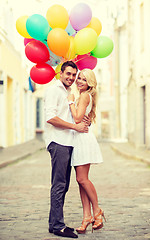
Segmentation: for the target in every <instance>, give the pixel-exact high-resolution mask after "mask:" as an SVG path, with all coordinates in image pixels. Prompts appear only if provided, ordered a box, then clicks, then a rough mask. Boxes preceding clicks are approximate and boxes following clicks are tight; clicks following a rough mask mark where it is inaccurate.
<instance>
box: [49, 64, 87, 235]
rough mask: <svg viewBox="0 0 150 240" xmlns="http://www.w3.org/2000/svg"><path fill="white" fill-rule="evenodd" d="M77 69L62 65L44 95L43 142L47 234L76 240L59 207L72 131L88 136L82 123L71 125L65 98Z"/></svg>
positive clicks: (67, 175)
mask: <svg viewBox="0 0 150 240" xmlns="http://www.w3.org/2000/svg"><path fill="white" fill-rule="evenodd" d="M77 71H78V68H77V66H76V64H75V63H74V62H72V61H67V62H65V63H63V64H62V67H61V72H60V80H57V81H56V82H55V83H54V84H53V85H51V86H50V87H49V88H48V89H47V90H46V94H45V115H46V123H45V142H46V147H47V150H48V151H49V153H50V155H51V163H52V164H51V165H52V177H51V184H52V186H51V207H50V213H49V232H50V233H54V234H55V235H58V236H62V237H71V238H78V236H77V235H76V234H75V233H74V232H73V231H74V229H73V228H70V227H67V226H66V225H65V223H64V216H63V205H64V200H65V195H66V192H67V191H68V188H69V183H70V174H71V166H70V161H71V154H72V150H73V130H75V131H78V132H88V126H87V123H86V122H82V123H79V124H74V122H73V118H72V116H71V112H70V109H69V104H72V102H70V103H69V102H68V99H67V96H68V94H69V93H70V86H71V85H72V84H73V82H74V81H75V78H76V74H77Z"/></svg>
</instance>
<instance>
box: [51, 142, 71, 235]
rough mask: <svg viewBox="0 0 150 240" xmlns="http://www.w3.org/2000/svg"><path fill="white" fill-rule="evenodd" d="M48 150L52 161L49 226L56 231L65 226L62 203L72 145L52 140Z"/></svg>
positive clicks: (67, 182)
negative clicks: (64, 144)
mask: <svg viewBox="0 0 150 240" xmlns="http://www.w3.org/2000/svg"><path fill="white" fill-rule="evenodd" d="M48 151H49V152H50V155H51V162H52V177H51V183H52V186H51V209H50V215H49V228H50V230H53V231H57V230H61V229H63V228H64V227H65V223H64V216H63V205H64V199H65V194H66V192H67V190H68V187H69V182H70V172H71V167H70V160H71V153H72V147H67V146H62V145H59V144H57V143H54V142H52V143H51V144H50V145H49V147H48Z"/></svg>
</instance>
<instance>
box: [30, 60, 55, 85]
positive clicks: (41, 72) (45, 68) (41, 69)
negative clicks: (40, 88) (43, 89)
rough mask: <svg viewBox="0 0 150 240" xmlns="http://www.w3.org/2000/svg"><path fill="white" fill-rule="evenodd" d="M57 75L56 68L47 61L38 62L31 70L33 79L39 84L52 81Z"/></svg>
mask: <svg viewBox="0 0 150 240" xmlns="http://www.w3.org/2000/svg"><path fill="white" fill-rule="evenodd" d="M55 75H56V73H55V71H54V69H53V68H52V67H51V66H49V65H48V64H47V63H38V64H36V65H34V66H33V67H32V68H31V70H30V77H31V79H32V80H33V81H34V82H35V83H38V84H46V83H48V82H50V81H51V80H52V79H53V78H54V76H55Z"/></svg>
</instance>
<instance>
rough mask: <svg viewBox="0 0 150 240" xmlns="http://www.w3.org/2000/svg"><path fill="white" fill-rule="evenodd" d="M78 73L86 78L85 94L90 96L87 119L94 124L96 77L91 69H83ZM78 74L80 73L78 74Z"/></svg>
mask: <svg viewBox="0 0 150 240" xmlns="http://www.w3.org/2000/svg"><path fill="white" fill-rule="evenodd" d="M80 72H82V73H83V75H84V76H85V78H86V81H87V84H88V86H89V87H88V89H87V90H86V92H88V93H89V94H90V95H91V96H92V109H91V111H90V113H89V117H90V119H91V122H95V118H96V102H97V90H96V86H97V81H96V76H95V74H94V72H93V71H92V70H91V69H87V68H85V69H83V70H81V71H80ZM79 74H80V73H79Z"/></svg>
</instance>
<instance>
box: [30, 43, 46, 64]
mask: <svg viewBox="0 0 150 240" xmlns="http://www.w3.org/2000/svg"><path fill="white" fill-rule="evenodd" d="M25 54H26V56H27V58H28V59H29V60H30V61H31V62H34V63H41V62H47V61H48V60H49V57H50V55H49V51H48V49H47V47H46V45H45V44H44V43H42V42H40V41H37V40H34V41H31V42H29V43H28V44H27V45H26V47H25Z"/></svg>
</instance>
